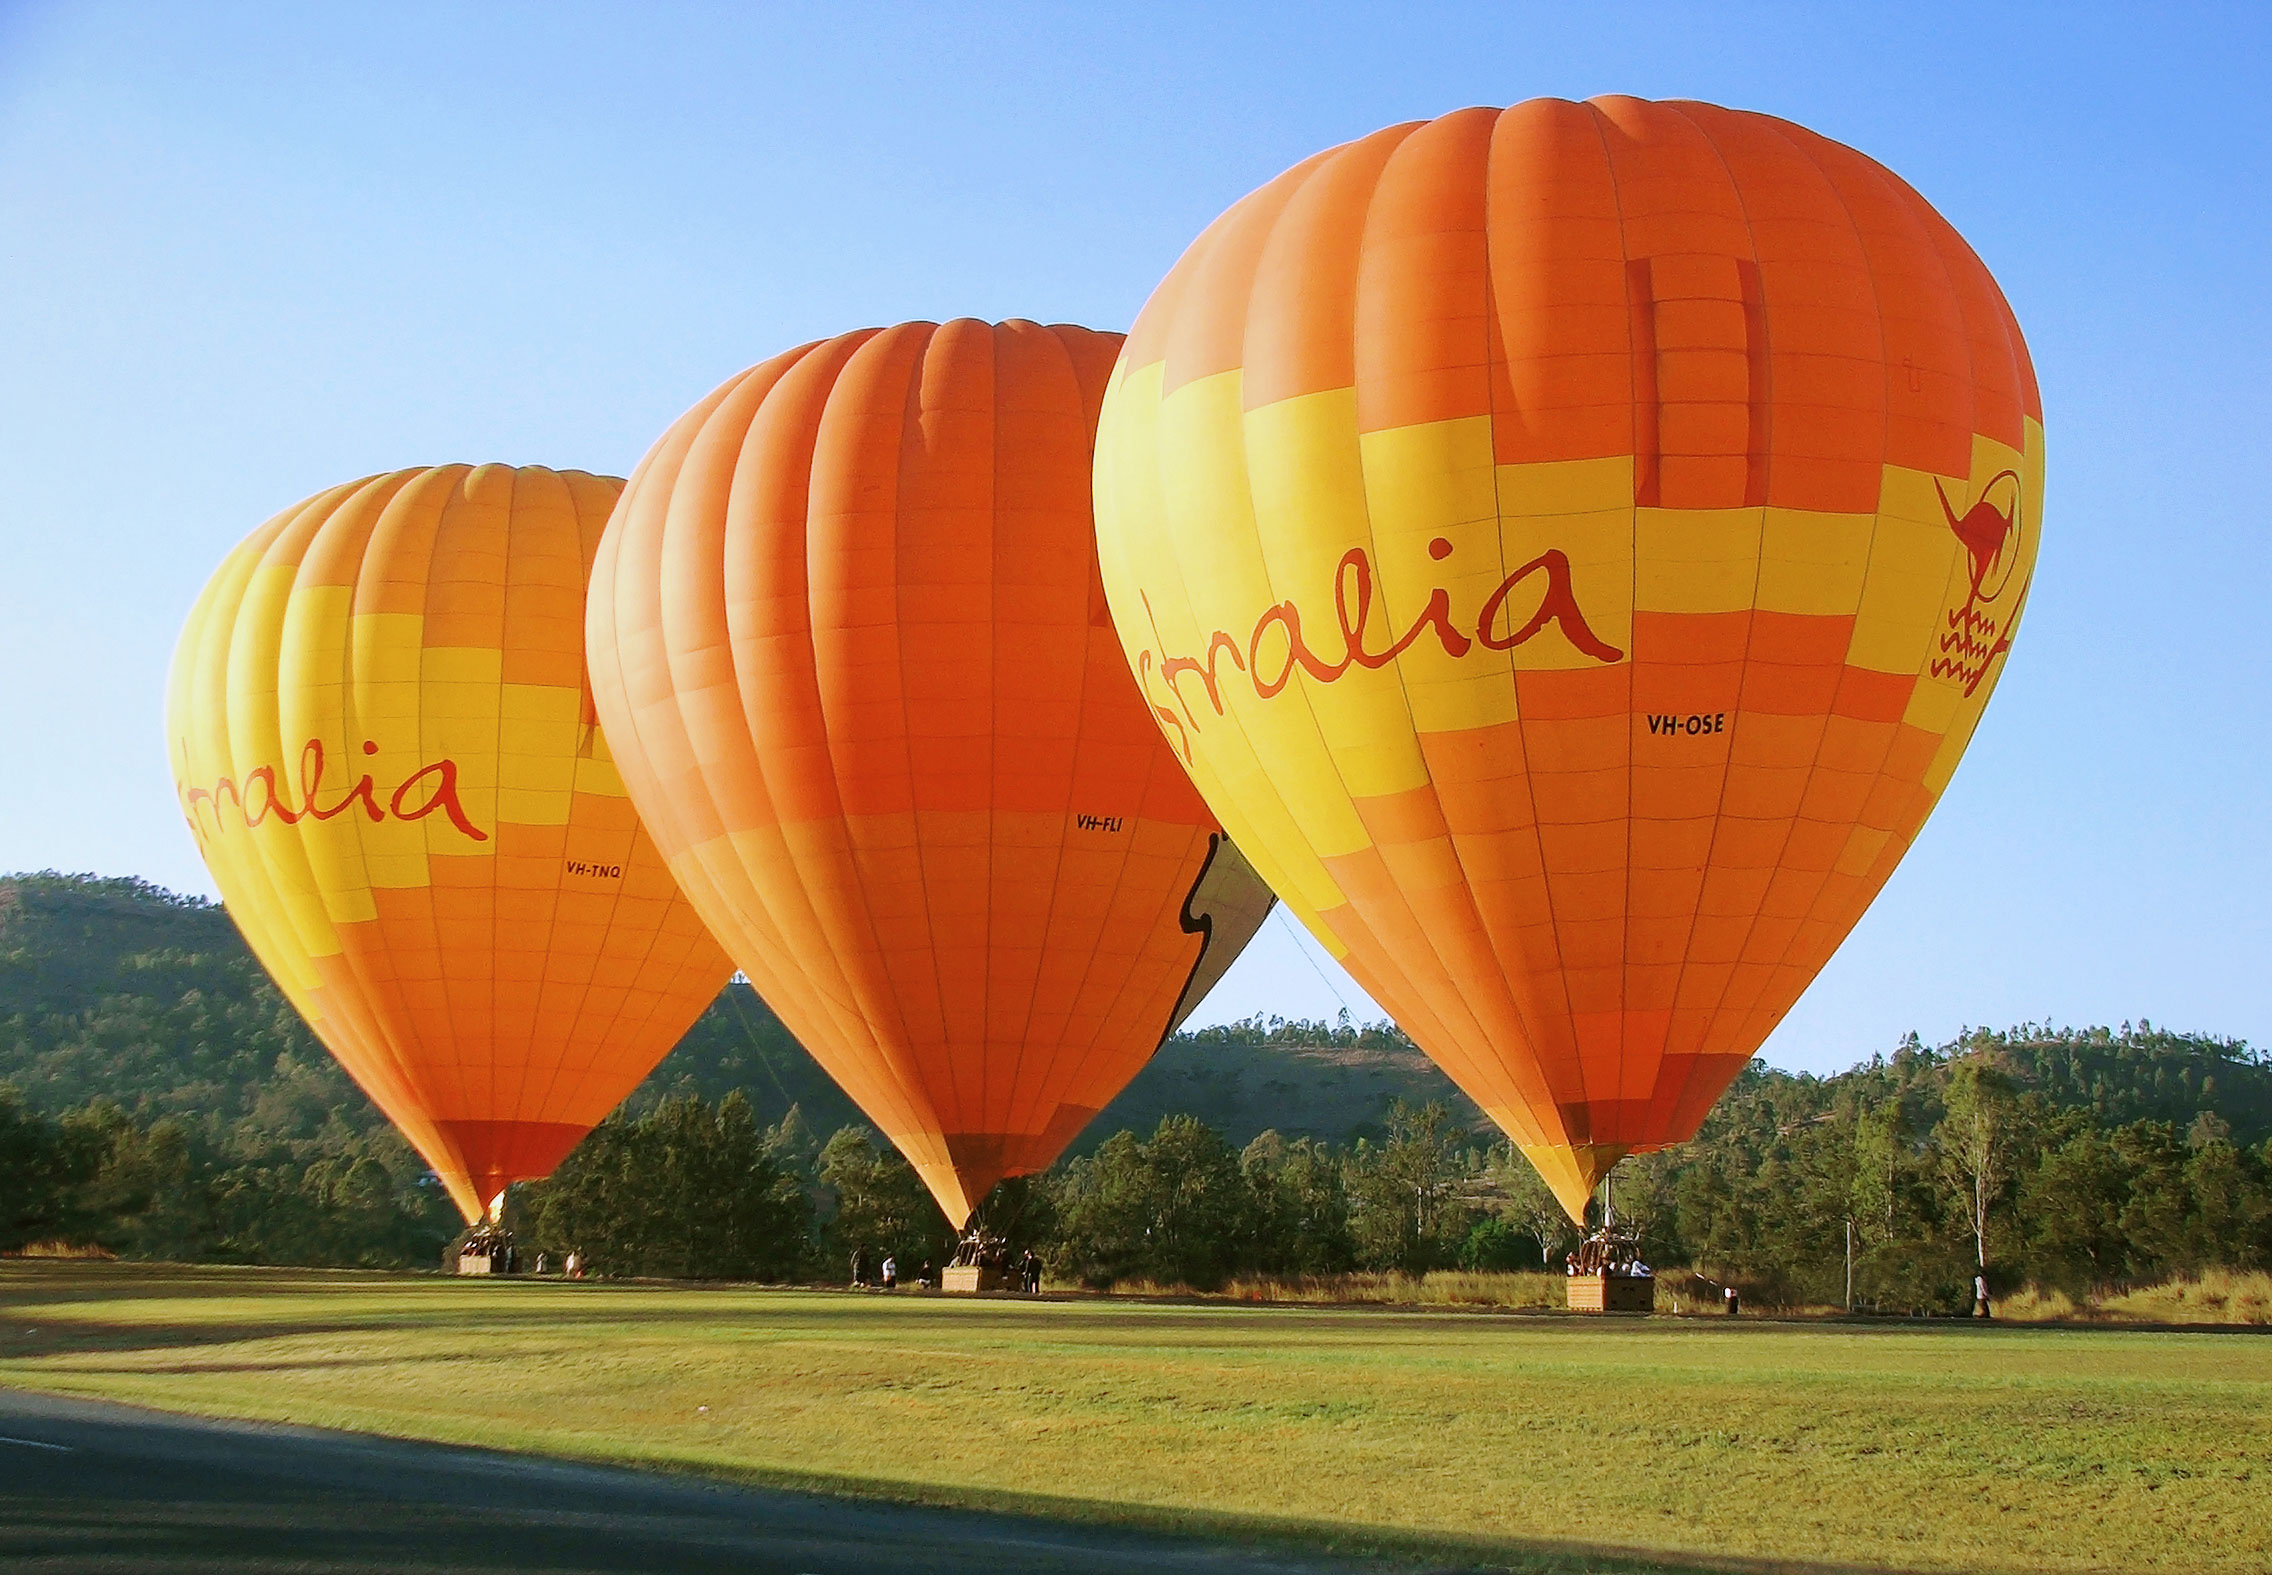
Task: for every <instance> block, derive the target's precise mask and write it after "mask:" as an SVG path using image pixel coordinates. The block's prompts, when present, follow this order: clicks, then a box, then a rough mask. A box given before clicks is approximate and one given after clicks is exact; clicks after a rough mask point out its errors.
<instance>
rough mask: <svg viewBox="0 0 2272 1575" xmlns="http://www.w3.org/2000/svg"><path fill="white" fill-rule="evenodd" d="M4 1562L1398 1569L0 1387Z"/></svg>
mask: <svg viewBox="0 0 2272 1575" xmlns="http://www.w3.org/2000/svg"><path fill="white" fill-rule="evenodd" d="M0 1567H5V1568H6V1569H8V1570H10V1571H22V1572H25V1575H32V1572H40V1575H61V1572H66V1571H69V1572H79V1571H131V1572H135V1575H144V1572H147V1575H161V1572H162V1575H192V1572H197V1575H203V1572H208V1571H210V1572H213V1575H222V1572H228V1575H269V1572H278V1575H281V1572H284V1571H294V1572H320V1575H365V1572H370V1575H378V1572H382V1571H384V1572H389V1575H392V1572H397V1571H401V1572H413V1571H415V1572H425V1571H442V1570H466V1571H506V1570H531V1571H548V1572H549V1571H560V1572H574V1571H587V1570H588V1571H595V1572H597V1571H618V1570H643V1571H646V1570H652V1571H671V1572H674V1575H675V1572H679V1571H686V1572H705V1571H712V1570H717V1571H724V1570H733V1571H735V1572H737V1575H772V1572H781V1575H796V1572H811V1575H835V1572H839V1571H842V1572H852V1571H860V1572H866V1571H873V1570H906V1571H920V1572H930V1571H938V1572H941V1575H956V1572H961V1571H971V1572H977V1571H984V1572H986V1575H1028V1572H1039V1571H1044V1570H1078V1571H1080V1572H1082V1575H1122V1572H1132V1571H1139V1570H1141V1571H1180V1572H1190V1575H1225V1572H1230V1571H1258V1572H1267V1575H1329V1572H1330V1575H1356V1572H1359V1571H1372V1570H1380V1569H1383V1568H1386V1567H1387V1566H1383V1565H1378V1564H1373V1563H1369V1562H1362V1561H1357V1560H1335V1559H1325V1558H1314V1557H1308V1556H1304V1555H1300V1554H1295V1553H1289V1552H1286V1551H1285V1550H1282V1549H1276V1548H1271V1549H1264V1550H1259V1551H1258V1550H1253V1549H1247V1548H1241V1547H1236V1546H1228V1545H1225V1544H1221V1543H1209V1542H1202V1541H1197V1540H1193V1539H1187V1538H1177V1537H1168V1536H1161V1535H1155V1534H1150V1533H1144V1532H1126V1531H1109V1530H1099V1529H1094V1528H1090V1527H1085V1526H1073V1525H1063V1524H1058V1523H1053V1522H1049V1521H1040V1520H1029V1519H1023V1518H1020V1517H1017V1516H1010V1515H989V1514H979V1513H973V1512H969V1511H960V1510H941V1509H922V1508H910V1507H906V1506H897V1505H884V1504H872V1503H864V1502H859V1501H855V1500H845V1499H832V1498H828V1497H824V1496H822V1495H819V1494H808V1493H788V1492H776V1491H768V1490H760V1489H751V1488H739V1487H727V1486H720V1485H715V1484H709V1483H704V1482H701V1481H697V1480H692V1479H688V1478H684V1477H674V1476H666V1475H658V1474H651V1473H646V1472H637V1471H619V1470H611V1469H607V1468H603V1467H594V1466H580V1465H564V1464H557V1463H553V1462H549V1461H542V1460H533V1459H528V1458H524V1457H521V1456H515V1455H500V1454H492V1453H488V1452H485V1451H481V1450H472V1449H451V1448H445V1447H443V1446H440V1445H434V1444H410V1443H401V1442H397V1441H395V1440H392V1439H381V1438H369V1437H365V1436H363V1435H360V1434H354V1433H335V1432H326V1431H322V1430H319V1429H315V1428H302V1427H273V1426H265V1425H259V1424H250V1423H234V1422H207V1421H200V1420H197V1419H194V1418H188V1417H177V1416H168V1415H165V1414H163V1413H160V1412H155V1411H143V1410H137V1409H134V1408H131V1407H127V1406H115V1405H104V1404H99V1403H94V1402H89V1401H80V1400H63V1399H56V1398H52V1397H49V1396H45V1395H34V1394H25V1393H21V1392H18V1391H14V1390H7V1389H0ZM1399 1567H1400V1568H1405V1569H1409V1568H1410V1566H1399Z"/></svg>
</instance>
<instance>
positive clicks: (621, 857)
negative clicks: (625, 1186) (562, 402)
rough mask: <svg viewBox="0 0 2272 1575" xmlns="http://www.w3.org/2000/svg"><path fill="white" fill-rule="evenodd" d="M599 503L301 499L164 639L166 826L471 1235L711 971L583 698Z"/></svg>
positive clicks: (558, 495)
mask: <svg viewBox="0 0 2272 1575" xmlns="http://www.w3.org/2000/svg"><path fill="white" fill-rule="evenodd" d="M621 488H622V483H621V482H620V481H618V480H615V479H613V478H611V477H602V476H589V475H585V474H583V473H582V472H580V471H564V472H557V473H556V472H553V471H550V470H544V469H539V468H536V467H533V466H531V467H526V468H523V469H518V470H515V469H512V468H509V467H506V466H502V465H484V466H480V467H478V468H477V467H472V466H466V465H443V466H437V467H435V468H433V469H426V470H401V471H396V472H395V473H393V474H392V475H386V476H373V477H370V478H367V479H365V480H362V481H355V482H349V483H348V484H346V485H345V486H340V487H334V488H332V489H331V490H330V491H328V492H321V493H318V494H317V495H316V496H314V497H312V498H310V499H308V500H307V501H306V502H304V503H301V504H299V505H297V506H295V507H293V508H290V509H286V510H285V511H284V512H283V513H281V514H279V515H277V516H276V517H275V518H274V519H271V520H270V521H269V522H268V523H267V524H265V525H263V526H261V527H260V528H259V529H258V530H256V531H254V532H253V533H252V534H251V535H250V536H248V537H246V538H245V539H244V541H243V542H241V543H240V544H239V545H238V546H237V548H236V550H235V551H233V552H232V553H230V554H229V556H228V558H227V559H226V560H225V561H224V562H223V563H222V565H221V568H220V570H219V572H218V573H216V574H215V575H214V576H213V579H212V581H211V583H210V584H208V585H207V586H206V587H205V591H204V594H203V595H201V596H200V597H199V598H198V601H197V605H196V608H195V610H193V611H192V612H191V614H190V617H189V623H188V625H187V627H185V628H184V629H183V630H182V635H181V643H180V645H179V647H178V648H177V650H176V652H175V655H174V664H173V673H172V678H171V681H170V685H169V698H168V704H167V718H166V731H167V737H168V744H169V751H170V753H171V755H172V760H173V770H174V782H175V787H176V789H177V791H178V792H179V795H180V798H181V806H182V813H183V814H184V815H185V816H186V817H187V819H188V821H189V826H190V830H191V832H192V833H193V834H194V835H195V836H196V838H197V844H198V848H199V851H200V852H202V853H203V854H204V856H205V861H206V865H207V867H208V868H209V869H211V870H212V872H213V880H214V884H215V885H217V886H218V887H219V888H220V890H221V895H222V897H223V899H224V900H225V901H226V903H227V904H228V910H229V915H230V917H231V918H233V919H234V920H235V921H236V924H237V928H238V929H239V930H240V931H242V932H243V934H244V937H245V940H246V941H247V943H248V944H250V946H251V947H252V949H253V952H254V954H255V955H257V956H258V957H259V958H260V960H261V962H262V964H263V965H264V966H266V968H267V969H268V971H269V973H270V975H271V976H272V977H274V979H275V980H276V982H277V984H278V986H279V987H280V988H281V989H282V990H283V991H284V993H285V995H286V996H287V997H289V998H290V1000H291V1002H292V1004H293V1005H294V1006H295V1007H297V1008H298V1009H299V1011H300V1014H301V1015H302V1016H303V1017H305V1018H306V1019H307V1021H308V1024H309V1026H310V1027H311V1028H312V1029H314V1031H315V1033H316V1036H317V1037H318V1038H320V1039H321V1040H322V1041H323V1042H324V1044H325V1045H327V1046H328V1047H329V1048H330V1050H331V1052H332V1054H333V1055H335V1056H337V1057H338V1058H339V1061H340V1063H341V1064H342V1065H343V1066H345V1067H346V1068H347V1070H348V1072H349V1073H350V1074H351V1075H352V1076H353V1077H354V1078H355V1080H356V1081H357V1082H358V1083H360V1084H361V1085H362V1086H363V1089H364V1091H365V1092H367V1093H368V1094H369V1095H370V1096H371V1098H372V1099H373V1100H374V1101H375V1102H376V1103H377V1104H378V1106H379V1108H380V1109H382V1110H384V1111H385V1112H386V1113H387V1115H388V1116H389V1117H390V1118H391V1119H392V1120H393V1121H394V1123H395V1125H396V1126H397V1127H399V1128H400V1129H401V1130H402V1132H403V1134H404V1135H405V1136H406V1137H408V1138H409V1139H410V1141H411V1142H412V1143H413V1144H415V1145H416V1146H417V1148H418V1151H419V1152H420V1153H421V1154H423V1155H424V1156H425V1157H426V1159H427V1161H428V1162H429V1163H430V1164H432V1165H433V1167H434V1170H435V1172H436V1173H437V1174H438V1175H439V1176H440V1177H441V1179H442V1182H443V1184H444V1185H445V1186H446V1187H447V1188H448V1189H449V1192H450V1196H451V1197H452V1198H453V1199H455V1200H456V1202H457V1204H458V1207H459V1208H460V1209H461V1210H462V1211H463V1212H464V1214H465V1217H466V1220H467V1222H468V1223H469V1224H471V1223H474V1222H476V1221H478V1220H479V1219H480V1218H481V1217H482V1215H483V1213H484V1212H485V1211H490V1212H494V1208H495V1206H496V1204H497V1203H499V1202H501V1201H502V1198H503V1195H504V1191H505V1188H506V1187H507V1185H508V1184H510V1183H512V1182H514V1181H518V1180H524V1179H528V1178H532V1177H538V1176H543V1175H545V1174H547V1173H549V1172H550V1171H551V1169H552V1168H553V1166H554V1165H556V1164H557V1163H558V1162H559V1161H560V1159H561V1158H562V1157H563V1156H564V1155H566V1154H567V1152H568V1150H569V1149H571V1148H572V1147H574V1146H575V1144H576V1142H577V1140H578V1139H580V1138H581V1137H582V1136H583V1135H584V1134H585V1133H586V1132H587V1131H589V1130H590V1129H591V1127H592V1126H593V1125H594V1124H595V1123H596V1122H598V1121H599V1120H600V1118H601V1117H603V1116H604V1115H606V1114H607V1112H608V1111H609V1110H610V1109H612V1108H613V1107H614V1106H615V1105H616V1104H617V1103H618V1102H619V1101H620V1100H621V1099H622V1098H623V1096H624V1095H625V1094H628V1093H629V1092H630V1091H631V1089H632V1088H633V1087H634V1086H635V1085H636V1084H637V1083H638V1082H639V1080H640V1079H641V1078H643V1077H645V1076H646V1075H647V1073H648V1072H649V1071H650V1070H651V1069H652V1068H653V1067H654V1065H655V1063H656V1062H657V1061H659V1060H661V1059H662V1057H663V1056H664V1054H665V1053H667V1052H668V1051H669V1050H670V1048H671V1046H672V1045H673V1044H674V1043H675V1042H676V1041H677V1040H678V1037H679V1036H680V1035H681V1034H682V1033H684V1032H685V1031H686V1029H687V1027H688V1026H689V1025H690V1024H691V1023H692V1022H693V1021H694V1019H695V1018H696V1017H697V1016H699V1015H700V1013H701V1011H702V1009H703V1007H704V1006H706V1005H707V1004H708V1003H709V1002H710V1001H711V1000H712V999H713V998H714V997H715V996H716V995H717V993H718V991H719V989H720V988H721V987H722V986H723V985H724V984H725V982H726V980H727V978H728V977H729V976H730V973H731V970H732V965H731V964H730V963H728V962H727V960H726V957H725V954H724V953H723V952H721V951H720V950H719V949H718V945H717V943H716V942H715V941H713V940H711V939H710V937H709V935H708V934H707V933H706V932H705V931H704V930H703V928H702V921H701V920H700V919H699V918H697V917H696V915H695V912H694V910H693V908H691V907H690V906H688V904H687V902H686V899H685V898H683V897H681V896H680V895H679V893H678V890H677V888H676V887H675V886H674V885H673V884H672V882H671V877H670V872H669V871H668V870H667V869H666V868H665V867H664V865H663V861H662V858H661V855H660V854H658V853H657V852H656V850H655V846H654V843H653V842H652V841H651V840H650V839H649V838H648V836H647V835H646V833H645V832H644V831H643V830H642V829H641V827H640V825H639V820H638V817H637V816H636V815H635V814H634V813H633V812H632V808H631V802H630V800H629V799H628V798H627V797H625V795H624V791H623V783H622V781H621V779H620V778H619V777H618V776H617V775H616V770H615V766H614V764H613V763H612V761H611V760H610V758H609V754H608V748H607V741H606V739H605V738H604V737H603V736H602V734H601V732H600V730H599V727H598V725H597V722H596V719H595V718H594V716H593V713H592V708H591V698H590V690H589V688H588V686H587V685H586V683H585V681H584V623H583V603H584V586H585V582H586V579H587V577H588V575H589V571H590V566H591V561H592V555H593V553H594V552H595V550H596V549H597V548H598V546H599V538H600V532H601V531H602V529H603V528H604V527H605V525H606V523H607V516H608V511H609V510H610V509H611V508H612V507H613V506H614V504H615V499H616V495H617V493H618V492H619V491H620V490H621Z"/></svg>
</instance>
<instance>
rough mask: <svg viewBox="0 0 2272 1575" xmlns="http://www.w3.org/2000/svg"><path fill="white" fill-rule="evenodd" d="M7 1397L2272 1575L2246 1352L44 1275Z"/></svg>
mask: <svg viewBox="0 0 2272 1575" xmlns="http://www.w3.org/2000/svg"><path fill="white" fill-rule="evenodd" d="M34 1331H36V1332H34ZM0 1383H6V1384H11V1385H16V1386H20V1387H25V1388H36V1389H45V1390H51V1391H58V1392H65V1393H72V1394H83V1395H93V1396H101V1397H105V1398H111V1399H118V1400H129V1401H135V1402H139V1403H143V1404H148V1405H157V1406H164V1407H168V1408H172V1409H178V1410H185V1411H196V1412H202V1413H206V1414H211V1415H222V1416H236V1417H254V1418H263V1419H269V1420H281V1421H293V1422H303V1423H312V1424H318V1425H326V1426H336V1427H348V1428H358V1429H364V1430H368V1431H374V1432H383V1433H390V1434H395V1435H399V1436H403V1437H412V1438H429V1439H441V1440H448V1441H453V1442H461V1443H471V1444H480V1445H486V1446H490V1447H496V1448H504V1449H516V1450H530V1451H541V1452H546V1453H553V1454H562V1455H572V1456H578V1457H583V1458H589V1459H603V1460H614V1461H623V1462H632V1463H643V1464H652V1465H664V1466H670V1467H675V1468H681V1469H695V1470H702V1471H708V1472H714V1473H719V1474H722V1475H729V1476H738V1477H742V1478H747V1479H754V1480H764V1481H772V1482H781V1483H790V1484H806V1485H814V1486H820V1487H826V1488H830V1489H833V1490H837V1491H851V1492H859V1493H869V1494H878V1495H884V1496H891V1497H908V1498H922V1499H929V1500H933V1501H948V1502H973V1503H988V1504H994V1505H1000V1506H1006V1507H1013V1508H1017V1507H1023V1508H1027V1509H1031V1510H1034V1511H1037V1512H1042V1513H1057V1514H1067V1515H1078V1516H1084V1517H1102V1518H1107V1519H1128V1520H1144V1521H1152V1522H1165V1523H1171V1524H1172V1523H1181V1524H1191V1525H1198V1526H1214V1527H1231V1528H1235V1529H1242V1530H1247V1531H1259V1532H1282V1533H1284V1534H1287V1535H1291V1536H1295V1537H1300V1538H1317V1539H1323V1540H1327V1541H1335V1542H1340V1543H1343V1544H1346V1545H1355V1546H1381V1547H1408V1548H1413V1549H1417V1550H1434V1551H1438V1552H1449V1553H1454V1554H1457V1555H1464V1556H1466V1557H1470V1558H1482V1559H1485V1560H1487V1561H1489V1560H1496V1561H1498V1562H1504V1563H1509V1564H1514V1565H1518V1566H1521V1567H1525V1568H1548V1567H1552V1568H1579V1567H1592V1565H1591V1562H1590V1560H1589V1559H1587V1558H1586V1557H1584V1556H1583V1555H1585V1554H1586V1553H1588V1551H1589V1550H1592V1551H1600V1552H1608V1551H1610V1550H1624V1551H1628V1552H1631V1553H1635V1554H1643V1555H1655V1556H1658V1557H1660V1558H1663V1559H1666V1560H1668V1561H1669V1562H1670V1563H1671V1564H1672V1565H1673V1566H1674V1567H1679V1568H1700V1567H1704V1566H1705V1565H1706V1564H1708V1563H1711V1562H1713V1561H1723V1560H1724V1561H1743V1562H1752V1561H1758V1562H1770V1561H1772V1562H1774V1563H1776V1564H1777V1566H1778V1567H1785V1568H1822V1567H1837V1568H1846V1569H1870V1570H1883V1569H1916V1570H1995V1571H2049V1570H2062V1571H2063V1570H2108V1571H2116V1570H2119V1571H2133V1570H2135V1571H2146V1570H2187V1571H2193V1570H2201V1571H2208V1570H2249V1571H2262V1570H2265V1569H2267V1568H2272V1338H2267V1337H2264V1336H2258V1335H2252V1334H2236V1333H2221V1334H2211V1333H2176V1332H2156V1331H2116V1330H2101V1329H2088V1330H2074V1329H2031V1328H2011V1327H2002V1326H1992V1327H1975V1326H1970V1325H1967V1324H1963V1323H1951V1324H1947V1325H1924V1326H1902V1325H1863V1326H1856V1325H1847V1324H1821V1323H1812V1324H1810V1323H1788V1324H1774V1323H1758V1322H1750V1321H1739V1322H1736V1323H1732V1324H1731V1323H1730V1322H1729V1321H1727V1320H1725V1319H1695V1320H1685V1319H1663V1318H1660V1319H1651V1320H1619V1321H1611V1322H1604V1321H1600V1320H1593V1321H1588V1320H1583V1319H1576V1318H1567V1317H1545V1316H1537V1315H1531V1316H1522V1315H1483V1314H1476V1313H1459V1312H1441V1313H1435V1312H1385V1311H1377V1310H1346V1309H1317V1308H1308V1307H1239V1306H1231V1305H1221V1304H1215V1305H1206V1306H1196V1305H1173V1304H1159V1303H1130V1302H1125V1301H1107V1300H1102V1299H1078V1300H1067V1301H1058V1302H1047V1303H1040V1304H1031V1303H1020V1302H1015V1301H995V1300H988V1301H952V1300H945V1299H939V1298H917V1297H914V1296H902V1297H898V1298H886V1297H882V1296H853V1295H832V1294H826V1293H819V1292H800V1291H764V1290H754V1289H721V1290H691V1289H675V1288H662V1287H643V1286H603V1285H596V1284H583V1285H564V1284H559V1283H550V1284H532V1283H528V1282H502V1283H482V1282H461V1281H446V1280H437V1279H427V1278H420V1277H416V1276H399V1275H379V1274H325V1273H316V1272H294V1271H274V1270H265V1271H264V1270H185V1269H158V1268H145V1267H129V1266H123V1265H86V1264H37V1265H34V1264H19V1265H11V1266H7V1267H0ZM704 1406H707V1407H708V1410H706V1411H705V1410H702V1409H700V1408H701V1407H704ZM1619 1562H1622V1561H1619Z"/></svg>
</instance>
